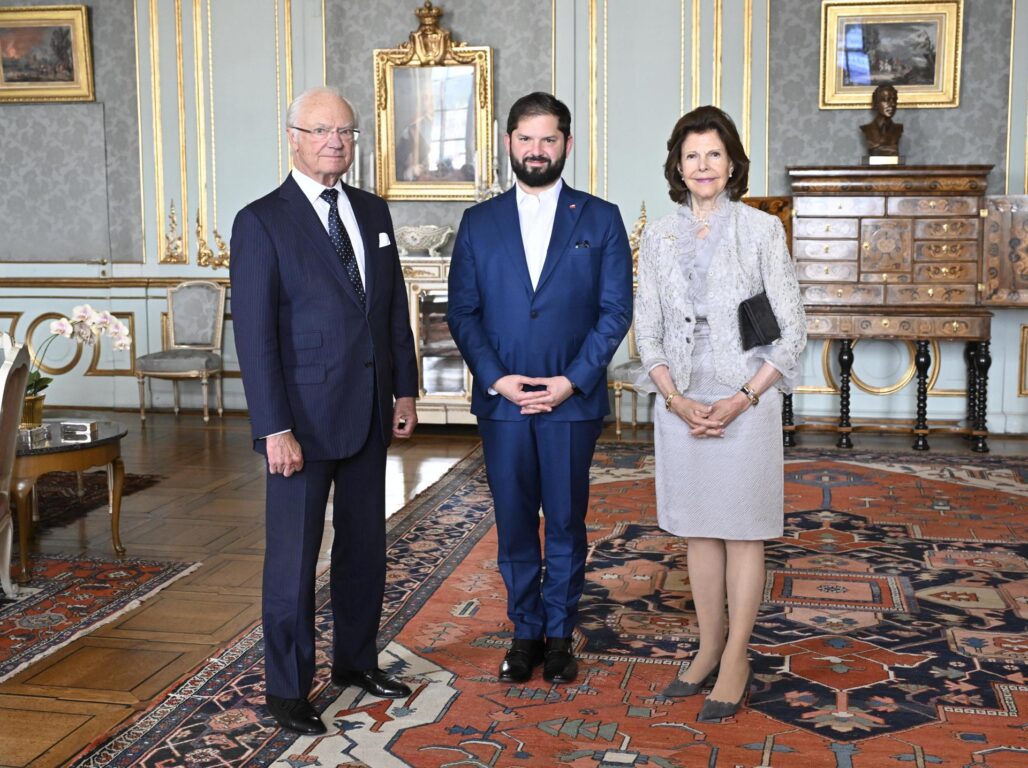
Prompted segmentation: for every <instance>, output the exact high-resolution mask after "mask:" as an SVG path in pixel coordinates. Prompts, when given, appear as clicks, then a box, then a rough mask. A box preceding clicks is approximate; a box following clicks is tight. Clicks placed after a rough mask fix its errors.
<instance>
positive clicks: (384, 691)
mask: <svg viewBox="0 0 1028 768" xmlns="http://www.w3.org/2000/svg"><path fill="white" fill-rule="evenodd" d="M332 682H333V683H335V684H336V685H345V686H349V685H355V686H357V687H358V688H363V689H364V690H365V691H367V692H368V693H370V694H371V695H372V696H378V697H379V698H382V699H403V698H406V697H407V696H410V695H411V689H410V686H409V685H407V684H406V683H401V682H400V681H399V680H397V679H396V678H395V677H389V675H387V674H386V673H385V672H383V671H382V670H381V669H378V667H376V668H375V669H365V670H351V669H333V670H332Z"/></svg>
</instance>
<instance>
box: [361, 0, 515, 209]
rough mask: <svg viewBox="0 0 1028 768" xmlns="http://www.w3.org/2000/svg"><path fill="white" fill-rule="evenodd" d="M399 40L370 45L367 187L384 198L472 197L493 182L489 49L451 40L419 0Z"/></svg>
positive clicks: (436, 12)
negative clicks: (371, 134)
mask: <svg viewBox="0 0 1028 768" xmlns="http://www.w3.org/2000/svg"><path fill="white" fill-rule="evenodd" d="M414 13H415V14H416V15H417V17H418V19H419V20H420V26H419V27H418V29H417V30H415V31H414V32H411V33H410V36H409V38H408V40H407V42H404V43H401V44H400V45H399V46H398V47H396V48H376V49H375V51H374V61H375V188H376V192H377V193H378V194H379V195H381V196H382V197H384V198H386V199H389V200H474V199H476V194H477V190H478V189H480V188H486V187H489V186H491V185H492V183H493V173H494V169H493V159H494V154H495V151H496V147H495V142H496V137H495V136H494V135H493V134H494V132H493V98H492V70H493V67H492V62H493V54H492V49H491V48H489V47H485V46H469V45H467V44H466V43H455V42H453V40H451V38H450V32H449V31H448V30H445V29H443V28H442V27H440V26H439V17H440V16H442V13H443V11H442V8H440V7H437V6H433V5H432V3H431V2H425V4H424V5H423V6H421V7H420V8H418V9H417V10H415V11H414Z"/></svg>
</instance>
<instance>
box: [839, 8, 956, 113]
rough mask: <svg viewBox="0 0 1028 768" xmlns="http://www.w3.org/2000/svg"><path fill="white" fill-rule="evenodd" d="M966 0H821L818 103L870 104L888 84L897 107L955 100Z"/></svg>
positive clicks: (944, 104) (943, 104)
mask: <svg viewBox="0 0 1028 768" xmlns="http://www.w3.org/2000/svg"><path fill="white" fill-rule="evenodd" d="M963 19H964V0H938V1H937V2H931V3H925V2H911V1H910V0H877V2H854V1H853V0H822V3H821V76H820V85H821V88H820V100H821V109H867V108H870V105H871V94H872V93H873V92H874V89H875V88H876V87H877V86H879V85H883V84H889V85H893V86H895V88H896V91H897V93H898V95H899V107H900V108H904V107H930V108H932V107H934V108H939V107H957V106H959V105H960V55H961V44H962V41H963V23H964V22H963Z"/></svg>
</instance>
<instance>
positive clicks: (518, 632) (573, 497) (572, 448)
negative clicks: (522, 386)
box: [478, 416, 603, 640]
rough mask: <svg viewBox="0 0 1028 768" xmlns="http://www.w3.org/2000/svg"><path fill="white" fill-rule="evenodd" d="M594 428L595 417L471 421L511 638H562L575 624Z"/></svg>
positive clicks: (599, 424) (581, 583)
mask: <svg viewBox="0 0 1028 768" xmlns="http://www.w3.org/2000/svg"><path fill="white" fill-rule="evenodd" d="M602 428H603V420H602V419H590V420H587V421H554V420H552V419H544V418H538V417H534V416H530V417H529V418H527V419H524V420H521V421H501V420H496V419H484V418H481V417H479V419H478V429H479V432H480V433H481V435H482V446H483V449H484V451H485V466H486V474H487V476H488V478H489V488H490V490H491V491H492V495H493V502H494V505H495V509H496V532H497V537H498V539H499V553H498V557H497V563H498V565H499V568H500V573H501V574H502V576H503V581H504V583H505V584H506V586H507V616H508V617H510V620H511V622H513V624H514V636H515V637H516V638H520V639H529V640H536V639H542V638H543V637H544V636H545V637H555V638H556V637H569V636H570V635H571V631H572V630H573V629H574V627H575V621H576V618H577V615H578V601H579V600H580V599H581V597H582V590H583V588H584V586H585V556H586V552H587V549H588V542H587V539H586V531H585V516H586V512H587V511H588V507H589V465H590V464H591V463H592V457H593V450H594V449H595V447H596V440H597V439H598V438H599V436H600V431H601V430H602ZM540 506H542V510H543V518H544V520H545V523H544V531H545V539H546V542H545V556H544V555H543V552H542V548H541V546H540V541H539V508H540ZM544 564H545V566H546V568H545V573H544V572H543V565H544Z"/></svg>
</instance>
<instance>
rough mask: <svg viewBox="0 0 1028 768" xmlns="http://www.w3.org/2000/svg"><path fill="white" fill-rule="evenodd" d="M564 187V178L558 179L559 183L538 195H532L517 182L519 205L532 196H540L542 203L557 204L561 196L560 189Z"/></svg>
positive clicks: (516, 189) (516, 194) (515, 186)
mask: <svg viewBox="0 0 1028 768" xmlns="http://www.w3.org/2000/svg"><path fill="white" fill-rule="evenodd" d="M563 188H564V179H557V183H556V184H554V185H553V186H552V187H550V188H549V189H546V190H543V191H542V192H540V193H539V194H538V195H532V194H529V193H528V192H526V191H525V190H523V189H522V188H521V185H520V184H517V183H515V184H514V189H515V192H514V194H515V196H516V199H517V202H518V207H519V208H520V207H521V204H522V203H523V202H525V200H527V199H528V198H530V197H538V198H539V204H540V205H553V206H556V205H557V199H558V198H559V197H560V190H561V189H563Z"/></svg>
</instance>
